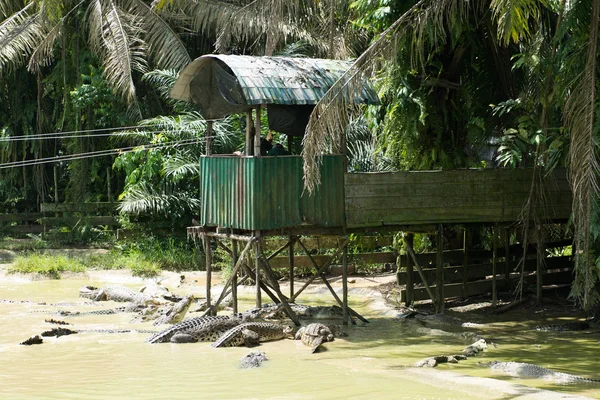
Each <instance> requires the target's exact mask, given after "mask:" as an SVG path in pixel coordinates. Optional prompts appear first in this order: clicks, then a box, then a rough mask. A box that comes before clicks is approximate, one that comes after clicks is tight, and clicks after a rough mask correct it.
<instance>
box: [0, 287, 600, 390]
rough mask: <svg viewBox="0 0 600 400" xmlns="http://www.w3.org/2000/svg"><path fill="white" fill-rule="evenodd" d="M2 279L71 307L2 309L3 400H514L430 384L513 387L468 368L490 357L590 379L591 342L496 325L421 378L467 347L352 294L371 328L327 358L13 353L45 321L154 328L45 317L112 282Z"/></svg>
mask: <svg viewBox="0 0 600 400" xmlns="http://www.w3.org/2000/svg"><path fill="white" fill-rule="evenodd" d="M0 278H1V279H0V299H4V300H6V299H10V300H30V301H34V302H41V301H44V302H46V303H48V304H50V303H60V302H72V303H77V304H76V305H71V306H51V305H37V304H28V303H12V304H7V303H0V326H1V327H2V329H0V366H1V367H0V398H1V399H5V398H6V399H129V398H141V399H354V398H356V399H358V398H361V399H489V398H515V396H507V395H504V394H502V393H499V392H497V391H496V390H495V389H494V387H493V385H491V384H490V382H495V381H490V380H481V384H478V385H475V386H470V387H465V386H464V385H462V384H460V383H455V382H452V380H448V379H441V377H440V376H439V375H438V372H439V371H452V372H457V373H459V374H464V375H472V376H478V377H494V378H497V379H501V380H511V379H512V378H508V377H503V376H497V375H492V373H491V371H490V370H489V369H486V368H480V367H478V366H477V361H483V362H486V361H490V360H494V359H498V360H504V361H509V360H514V361H522V362H533V363H536V364H539V365H542V366H544V367H549V368H555V369H558V370H560V371H564V372H570V373H574V374H581V375H585V376H589V377H600V361H599V357H598V355H600V352H599V351H598V346H599V342H598V341H599V339H600V334H597V333H596V334H594V333H592V334H587V335H582V334H577V333H563V334H561V335H556V334H542V333H537V332H532V331H531V330H529V329H528V328H530V327H533V326H535V325H536V322H531V323H529V324H524V323H518V322H514V321H505V322H498V323H494V324H492V325H491V327H489V328H488V329H486V330H485V331H483V332H482V333H483V334H484V336H488V337H492V338H493V339H494V340H496V341H497V343H498V347H497V348H490V349H489V350H488V351H487V352H486V353H485V354H484V355H483V356H480V357H477V358H470V359H469V360H467V361H463V362H461V363H459V364H455V365H442V366H440V367H438V368H437V369H436V370H435V371H432V370H429V371H431V372H427V371H425V370H418V371H414V370H413V369H410V368H409V369H407V366H410V365H412V364H413V363H414V362H415V361H417V360H419V359H421V358H424V357H428V356H432V355H439V354H449V353H458V352H460V350H461V349H462V348H463V347H464V346H465V345H466V344H468V343H467V342H465V341H464V340H460V339H456V338H447V337H435V336H423V335H418V334H416V333H415V326H414V325H412V323H402V322H399V321H398V320H395V319H394V318H391V317H390V316H391V315H393V314H392V313H390V312H389V310H384V309H383V308H381V307H374V301H373V300H374V298H375V297H374V296H373V295H372V294H369V293H368V291H360V290H358V291H356V292H355V293H354V294H352V296H351V300H352V303H351V306H353V307H354V308H355V309H357V310H358V311H359V312H361V313H363V315H365V316H366V317H367V318H369V319H370V320H371V323H370V324H368V325H366V326H356V327H350V328H348V329H347V331H346V332H347V333H348V336H347V337H344V338H338V339H336V341H335V342H333V343H330V344H328V345H327V348H328V350H327V351H325V352H323V353H319V354H310V353H309V352H308V348H307V347H304V346H303V345H302V344H301V343H300V342H298V341H291V340H283V341H277V342H271V343H265V344H262V345H261V346H260V348H258V349H259V350H261V351H264V352H265V353H266V354H267V356H268V357H269V361H267V362H265V363H264V364H263V366H262V367H261V368H258V369H252V370H240V369H238V364H239V360H240V358H241V357H242V356H243V355H245V354H247V353H248V352H249V350H248V349H246V348H226V349H213V348H211V347H210V345H209V344H208V343H197V344H170V343H165V344H156V345H150V344H147V343H145V339H146V338H147V337H148V336H149V335H148V334H139V333H127V334H100V333H81V334H77V335H70V336H62V337H60V338H44V343H43V344H41V345H36V346H20V345H18V343H19V342H21V341H23V340H25V339H27V338H28V337H30V336H32V335H35V334H39V333H41V332H43V331H44V330H49V329H51V328H52V327H53V325H50V324H48V323H45V322H44V319H46V318H55V319H63V320H67V321H68V322H70V323H72V324H73V326H72V327H71V328H74V329H91V328H121V329H123V328H137V329H155V330H156V329H157V328H156V327H153V326H152V325H151V324H140V323H137V324H132V323H130V320H131V314H117V315H105V316H85V317H73V318H65V317H57V316H52V315H50V314H48V313H49V312H51V311H53V310H56V309H65V310H79V311H86V310H95V309H101V308H112V307H115V306H118V304H116V303H112V302H106V303H103V304H101V305H85V304H83V302H84V301H85V300H84V299H81V298H79V297H78V288H79V287H80V286H83V285H87V284H93V285H96V286H101V285H106V284H107V283H110V282H109V280H106V279H96V280H94V279H92V280H89V279H82V278H70V279H63V280H59V281H47V280H42V281H31V280H29V279H20V278H16V277H0ZM125 284H126V285H127V286H130V287H132V288H139V287H140V286H141V285H142V284H141V283H140V282H135V281H130V282H126V283H125ZM167 286H168V285H167ZM172 290H173V291H174V292H176V293H179V294H185V293H187V292H189V291H195V292H197V293H201V291H202V285H201V284H200V282H199V283H197V284H196V285H195V286H194V285H191V286H189V287H186V288H180V289H177V288H174V287H172ZM250 293H251V292H248V293H245V294H244V296H245V297H244V304H245V305H246V306H248V307H249V306H250V304H251V298H250V296H251V294H250ZM301 300H302V302H303V303H307V304H332V302H331V300H330V297H328V296H326V295H325V294H323V293H321V292H320V291H316V292H313V293H312V294H309V295H307V296H302V297H301ZM40 311H42V312H40ZM43 311H45V312H43ZM196 315H198V314H195V315H194V314H191V315H189V316H196ZM524 317H525V316H524ZM538 319H539V318H538ZM474 322H484V321H474ZM512 380H513V381H514V379H512ZM517 383H519V384H524V385H528V386H532V387H539V388H544V389H550V390H553V391H562V392H566V393H570V394H577V395H581V396H589V397H593V398H600V385H569V386H558V385H553V384H551V383H549V382H546V381H532V380H517ZM523 393H526V390H525V391H523ZM539 398H545V397H544V396H542V397H539Z"/></svg>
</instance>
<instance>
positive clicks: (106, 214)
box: [0, 203, 119, 234]
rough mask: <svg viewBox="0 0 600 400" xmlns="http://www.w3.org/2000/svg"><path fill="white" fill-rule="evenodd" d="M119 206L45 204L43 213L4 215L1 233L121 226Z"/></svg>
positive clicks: (1, 216)
mask: <svg viewBox="0 0 600 400" xmlns="http://www.w3.org/2000/svg"><path fill="white" fill-rule="evenodd" d="M116 206H117V203H43V204H41V205H40V212H27V213H11V214H0V233H4V234H26V233H44V232H48V231H49V230H50V229H53V228H68V229H74V228H76V227H78V226H84V225H93V226H109V227H111V228H112V229H114V228H116V227H118V226H119V222H118V221H117V218H116V214H117V212H116Z"/></svg>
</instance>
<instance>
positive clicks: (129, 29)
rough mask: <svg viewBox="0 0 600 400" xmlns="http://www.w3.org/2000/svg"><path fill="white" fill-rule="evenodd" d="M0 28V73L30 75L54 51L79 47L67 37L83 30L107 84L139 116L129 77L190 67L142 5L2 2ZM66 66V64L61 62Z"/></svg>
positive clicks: (105, 0)
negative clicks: (150, 69) (150, 70)
mask: <svg viewBox="0 0 600 400" xmlns="http://www.w3.org/2000/svg"><path fill="white" fill-rule="evenodd" d="M1 11H2V13H1V14H0V15H2V16H3V17H4V19H3V21H2V22H1V23H0V72H2V71H6V70H14V69H16V68H19V67H22V66H25V65H26V66H27V68H28V70H29V71H31V72H34V73H37V72H40V71H41V69H42V68H43V67H47V66H49V65H50V64H51V63H52V62H53V60H54V59H55V58H56V56H57V51H56V50H57V49H58V48H60V47H62V48H63V54H64V50H65V46H73V45H75V46H76V47H77V46H79V42H78V39H76V43H69V41H68V40H69V39H68V37H69V35H70V34H80V30H82V29H87V44H88V46H89V48H90V49H91V50H92V51H93V52H94V54H95V55H96V56H98V57H99V58H100V59H101V60H103V61H102V67H103V71H104V74H105V76H106V80H107V81H108V82H109V83H110V85H111V86H112V87H113V89H114V91H115V93H117V94H119V95H120V96H122V97H123V98H124V99H125V100H126V101H127V103H128V104H130V105H131V106H132V107H133V110H134V112H135V113H136V114H137V115H140V111H139V106H138V105H137V101H136V96H135V93H136V92H135V84H134V73H135V72H138V73H145V72H147V71H148V66H149V64H151V65H153V66H154V67H156V68H174V69H178V70H179V69H181V68H182V67H183V66H185V65H186V64H188V63H189V62H190V57H189V55H188V53H187V50H186V48H185V46H184V44H183V42H182V41H181V39H180V38H179V36H178V34H177V33H176V32H175V31H174V30H173V29H172V28H171V26H170V25H169V24H168V23H167V22H166V21H165V20H164V18H163V17H162V16H161V14H160V13H158V12H157V11H156V10H154V9H152V8H151V7H149V6H148V5H147V4H146V3H145V2H143V1H142V0H127V1H119V2H117V1H115V0H92V1H89V2H88V1H77V0H69V1H66V2H60V3H57V2H53V1H50V0H41V1H32V2H28V3H27V4H25V5H24V6H23V4H22V3H21V2H19V1H13V2H3V7H2V9H1ZM63 61H65V60H63Z"/></svg>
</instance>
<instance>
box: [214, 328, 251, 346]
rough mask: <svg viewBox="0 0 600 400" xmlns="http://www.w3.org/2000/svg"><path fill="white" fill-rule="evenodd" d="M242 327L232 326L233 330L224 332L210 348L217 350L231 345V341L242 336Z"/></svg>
mask: <svg viewBox="0 0 600 400" xmlns="http://www.w3.org/2000/svg"><path fill="white" fill-rule="evenodd" d="M242 325H243V324H242ZM242 325H238V326H234V327H233V328H231V329H229V330H228V331H226V332H225V333H224V334H222V335H221V337H220V338H218V339H217V340H216V341H215V342H214V343H213V344H211V347H215V348H217V347H226V346H227V345H231V344H230V343H231V341H232V340H234V339H236V338H237V337H239V336H240V335H241V334H242V330H243V329H244V326H242Z"/></svg>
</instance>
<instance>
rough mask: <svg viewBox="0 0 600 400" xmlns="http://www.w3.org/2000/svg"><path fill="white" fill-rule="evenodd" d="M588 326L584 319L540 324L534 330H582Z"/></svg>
mask: <svg viewBox="0 0 600 400" xmlns="http://www.w3.org/2000/svg"><path fill="white" fill-rule="evenodd" d="M589 328H590V324H589V323H588V322H585V321H583V322H582V321H574V322H567V323H565V324H554V325H541V326H536V327H535V330H536V331H541V332H566V331H583V330H586V329H589Z"/></svg>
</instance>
